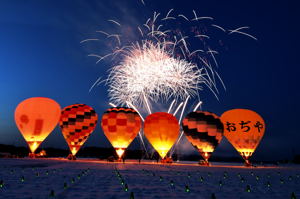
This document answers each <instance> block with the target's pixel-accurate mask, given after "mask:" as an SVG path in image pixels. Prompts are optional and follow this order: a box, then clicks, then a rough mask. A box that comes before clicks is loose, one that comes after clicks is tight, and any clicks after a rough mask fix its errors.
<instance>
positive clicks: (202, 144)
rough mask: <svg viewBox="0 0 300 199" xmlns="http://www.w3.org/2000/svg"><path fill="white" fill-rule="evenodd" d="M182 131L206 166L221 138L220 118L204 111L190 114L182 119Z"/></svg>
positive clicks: (222, 128) (221, 126)
mask: <svg viewBox="0 0 300 199" xmlns="http://www.w3.org/2000/svg"><path fill="white" fill-rule="evenodd" d="M182 129H183V131H184V134H185V135H186V137H187V139H188V141H189V142H190V143H191V144H192V145H193V146H194V147H195V148H196V149H197V150H198V151H199V153H200V154H201V156H202V157H203V159H204V160H205V163H206V165H208V164H209V163H208V159H209V158H210V156H211V154H212V152H213V151H214V150H215V148H216V147H217V146H218V144H219V143H220V142H221V140H222V137H223V131H224V127H223V124H222V122H221V120H220V118H219V117H218V116H217V115H216V114H214V113H210V112H206V111H197V112H191V113H189V114H188V115H187V116H186V117H185V118H184V119H183V121H182Z"/></svg>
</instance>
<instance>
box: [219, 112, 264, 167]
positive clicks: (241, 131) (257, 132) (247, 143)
mask: <svg viewBox="0 0 300 199" xmlns="http://www.w3.org/2000/svg"><path fill="white" fill-rule="evenodd" d="M221 120H222V122H223V124H224V132H225V133H224V135H225V137H226V138H227V139H228V141H229V142H230V143H231V144H232V145H233V147H234V148H235V149H236V150H237V151H238V152H239V153H240V154H241V156H242V157H243V158H244V160H245V161H246V165H249V164H250V162H249V158H250V157H251V156H252V154H253V152H254V151H255V149H256V147H257V146H258V144H259V142H260V141H261V139H262V137H263V135H264V132H265V128H266V126H265V122H264V120H263V119H262V117H261V116H260V115H258V114H257V113H256V112H254V111H251V110H248V109H232V110H229V111H226V112H225V113H223V115H222V116H221Z"/></svg>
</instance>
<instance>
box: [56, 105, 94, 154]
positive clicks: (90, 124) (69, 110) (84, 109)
mask: <svg viewBox="0 0 300 199" xmlns="http://www.w3.org/2000/svg"><path fill="white" fill-rule="evenodd" d="M97 120H98V115H97V113H96V112H95V110H94V109H93V108H92V107H90V106H88V105H85V104H73V105H70V106H67V107H65V108H64V109H63V110H62V111H61V117H60V120H59V126H60V128H61V131H62V134H63V136H64V138H65V140H66V142H67V143H68V145H69V148H70V151H71V153H72V155H73V156H72V155H70V156H68V158H72V159H75V155H76V153H77V152H78V151H79V149H80V147H81V146H82V145H83V144H84V142H85V141H86V140H87V139H88V138H89V136H90V134H91V133H92V132H93V131H94V129H95V127H96V124H97Z"/></svg>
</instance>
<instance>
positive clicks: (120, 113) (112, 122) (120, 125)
mask: <svg viewBox="0 0 300 199" xmlns="http://www.w3.org/2000/svg"><path fill="white" fill-rule="evenodd" d="M101 127H102V130H103V132H104V134H105V136H106V137H107V139H108V140H109V142H110V143H111V145H112V146H113V147H114V148H115V150H116V152H117V154H118V156H119V158H121V156H122V155H123V153H124V151H125V149H126V148H127V147H128V146H129V144H130V143H131V142H132V141H133V140H134V138H135V137H136V136H137V134H138V133H139V131H140V129H141V118H140V116H139V114H138V113H137V112H136V111H135V110H134V109H132V108H122V107H114V108H109V109H107V110H106V112H105V113H104V114H103V116H102V121H101Z"/></svg>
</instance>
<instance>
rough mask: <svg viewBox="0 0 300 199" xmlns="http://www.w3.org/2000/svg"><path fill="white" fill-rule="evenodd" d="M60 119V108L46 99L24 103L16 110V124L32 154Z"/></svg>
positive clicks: (31, 99) (25, 101)
mask: <svg viewBox="0 0 300 199" xmlns="http://www.w3.org/2000/svg"><path fill="white" fill-rule="evenodd" d="M59 117H60V106H59V104H58V103H57V102H55V101H54V100H52V99H49V98H46V97H32V98H28V99H26V100H24V101H22V102H21V103H20V104H19V105H18V106H17V108H16V110H15V122H16V125H17V127H18V129H19V130H20V132H21V134H22V135H23V137H24V139H25V140H26V142H27V144H28V146H29V148H30V150H31V152H32V153H34V151H35V150H36V149H37V148H38V147H39V145H40V144H41V143H42V142H43V141H44V140H45V138H46V137H47V136H48V135H49V134H50V133H51V132H52V131H53V129H54V128H55V126H56V125H57V123H58V120H59Z"/></svg>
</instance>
